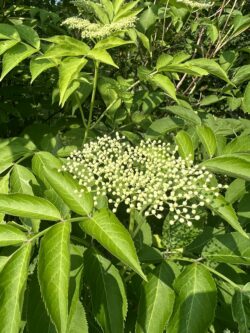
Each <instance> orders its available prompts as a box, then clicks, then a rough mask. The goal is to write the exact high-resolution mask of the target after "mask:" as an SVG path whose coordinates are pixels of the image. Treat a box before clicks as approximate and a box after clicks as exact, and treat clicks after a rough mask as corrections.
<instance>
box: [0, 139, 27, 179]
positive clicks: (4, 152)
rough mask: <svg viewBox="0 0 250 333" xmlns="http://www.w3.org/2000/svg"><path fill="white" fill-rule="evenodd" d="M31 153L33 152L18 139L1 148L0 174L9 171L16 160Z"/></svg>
mask: <svg viewBox="0 0 250 333" xmlns="http://www.w3.org/2000/svg"><path fill="white" fill-rule="evenodd" d="M30 153H31V151H30V150H29V149H28V148H27V147H25V144H24V143H23V142H19V141H18V138H17V139H16V140H13V141H12V142H9V143H8V144H6V145H5V146H3V147H1V150H0V173H2V172H3V171H5V170H7V169H8V168H9V167H10V166H11V165H12V164H13V162H14V161H15V160H17V159H19V158H20V157H22V156H24V155H26V154H30Z"/></svg>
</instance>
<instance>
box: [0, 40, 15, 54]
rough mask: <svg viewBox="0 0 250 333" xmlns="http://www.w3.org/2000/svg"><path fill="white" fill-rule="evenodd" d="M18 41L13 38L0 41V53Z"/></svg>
mask: <svg viewBox="0 0 250 333" xmlns="http://www.w3.org/2000/svg"><path fill="white" fill-rule="evenodd" d="M17 43H18V41H17V40H15V39H9V40H8V39H7V40H3V41H1V42H0V55H2V54H3V53H4V52H6V51H7V50H9V49H11V48H12V47H13V46H14V45H16V44H17Z"/></svg>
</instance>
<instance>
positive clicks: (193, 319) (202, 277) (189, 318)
mask: <svg viewBox="0 0 250 333" xmlns="http://www.w3.org/2000/svg"><path fill="white" fill-rule="evenodd" d="M174 289H175V291H176V293H177V298H176V302H175V306H174V311H173V316H172V318H171V319H170V323H169V325H168V326H167V331H168V332H171V333H177V332H178V333H187V332H192V333H201V332H207V330H208V328H209V326H210V324H211V322H212V320H213V318H214V311H215V307H216V285H215V282H214V280H213V278H212V276H211V274H210V273H209V271H208V270H207V269H206V268H205V267H203V266H202V265H199V264H192V265H189V266H188V267H186V268H185V269H184V271H183V272H182V273H181V274H180V275H179V276H178V277H177V279H176V281H175V283H174ZM204 309H205V311H204Z"/></svg>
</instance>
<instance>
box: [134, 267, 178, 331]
mask: <svg viewBox="0 0 250 333" xmlns="http://www.w3.org/2000/svg"><path fill="white" fill-rule="evenodd" d="M174 278H175V274H174V272H173V270H172V269H171V266H169V265H168V264H167V263H165V262H163V263H162V264H161V265H160V266H159V267H157V268H156V269H155V270H154V271H153V272H152V273H151V274H150V276H149V277H148V282H143V285H142V291H141V296H140V302H139V309H138V317H137V322H136V330H135V332H136V333H146V332H147V333H151V332H159V333H161V332H163V331H164V328H165V326H166V323H167V322H168V321H169V319H170V317H171V315H172V311H173V307H174V300H175V292H174V290H173V288H172V286H171V285H172V282H173V280H174Z"/></svg>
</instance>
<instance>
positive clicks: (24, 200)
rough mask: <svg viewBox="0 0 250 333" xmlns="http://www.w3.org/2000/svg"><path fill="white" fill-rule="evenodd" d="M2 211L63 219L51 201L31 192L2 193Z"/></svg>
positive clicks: (0, 209)
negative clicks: (35, 195)
mask: <svg viewBox="0 0 250 333" xmlns="http://www.w3.org/2000/svg"><path fill="white" fill-rule="evenodd" d="M0 212H1V213H6V214H9V215H13V216H20V217H30V218H35V219H41V220H48V221H57V220H60V219H61V216H60V213H59V211H58V210H57V209H56V207H55V206H54V205H52V204H51V203H50V202H49V201H47V200H45V199H43V198H39V197H34V196H32V195H29V194H19V193H15V194H0Z"/></svg>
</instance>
